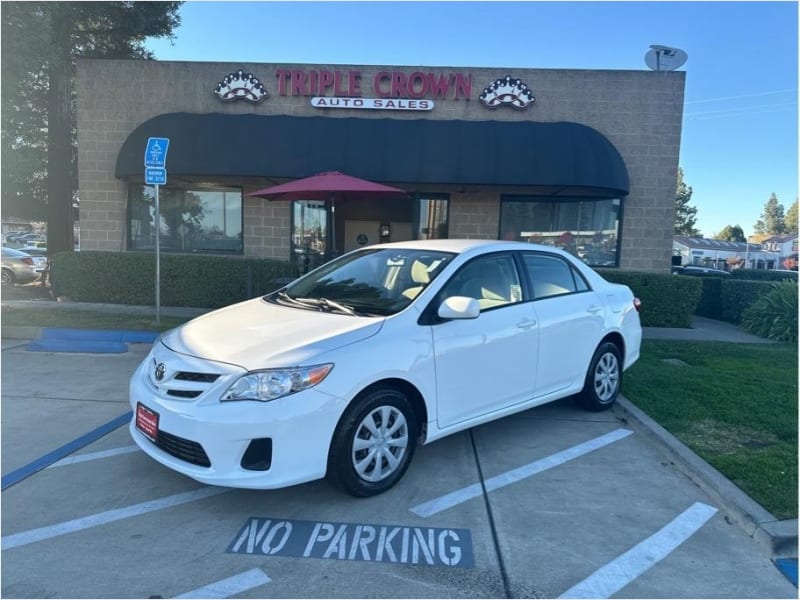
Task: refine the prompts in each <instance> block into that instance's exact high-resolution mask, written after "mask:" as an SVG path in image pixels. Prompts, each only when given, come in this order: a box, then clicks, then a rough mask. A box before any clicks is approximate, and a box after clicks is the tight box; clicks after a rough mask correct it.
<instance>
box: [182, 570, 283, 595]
mask: <svg viewBox="0 0 800 600" xmlns="http://www.w3.org/2000/svg"><path fill="white" fill-rule="evenodd" d="M270 581H272V580H271V579H270V578H269V577H267V575H266V573H264V571H262V570H261V569H250V570H249V571H245V572H244V573H239V574H238V575H234V576H233V577H228V578H227V579H223V580H221V581H217V582H216V583H210V584H208V585H206V586H204V587H201V588H197V589H196V590H192V591H191V592H186V593H185V594H181V595H180V596H175V597H176V598H228V597H230V596H233V595H234V594H240V593H242V592H246V591H247V590H251V589H253V588H254V587H258V586H260V585H264V584H265V583H269V582H270Z"/></svg>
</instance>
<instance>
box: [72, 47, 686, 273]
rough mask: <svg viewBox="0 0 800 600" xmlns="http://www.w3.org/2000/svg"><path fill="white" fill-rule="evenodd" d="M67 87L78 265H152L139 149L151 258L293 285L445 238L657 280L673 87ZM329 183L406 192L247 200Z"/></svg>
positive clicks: (342, 78) (160, 67)
mask: <svg viewBox="0 0 800 600" xmlns="http://www.w3.org/2000/svg"><path fill="white" fill-rule="evenodd" d="M77 74H78V78H77V104H78V157H79V164H78V168H79V197H80V225H81V248H82V249H84V250H105V251H115V252H119V251H123V252H142V251H144V252H149V251H152V250H153V248H154V246H155V232H156V219H155V203H154V198H155V191H156V188H155V186H153V185H147V184H146V183H145V181H146V179H145V164H144V163H145V148H146V146H147V143H148V139H149V138H151V137H157V138H168V139H169V147H168V150H167V154H166V167H165V168H166V184H164V185H160V186H159V187H158V190H159V204H160V213H161V216H160V219H159V229H160V232H161V235H160V246H161V248H162V250H163V251H164V252H178V253H195V254H227V255H231V256H245V257H264V258H274V259H281V260H291V261H293V262H294V263H295V264H296V265H297V270H298V272H303V271H304V270H306V269H308V268H311V267H313V266H316V265H317V264H319V263H320V262H322V261H324V260H326V259H327V258H330V257H331V256H333V255H336V254H341V253H343V252H346V251H349V250H352V249H354V248H358V247H359V246H363V245H367V244H373V243H381V242H388V241H401V240H409V239H430V238H443V237H449V238H482V239H507V240H523V241H530V242H535V243H542V244H548V245H553V246H558V247H562V248H565V249H567V250H568V251H570V252H572V253H574V254H575V255H577V256H579V257H581V258H582V259H583V260H585V261H586V262H587V263H589V264H591V265H594V266H604V267H619V268H623V269H638V270H648V271H663V272H666V271H668V269H669V267H670V262H671V255H672V232H673V222H674V216H675V192H676V181H677V170H678V157H679V148H680V141H681V122H682V116H683V94H684V82H685V73H684V72H680V71H666V72H656V71H645V70H614V71H612V70H560V69H517V68H483V67H482V68H463V67H458V68H454V67H437V66H426V67H420V66H368V65H310V64H256V63H247V64H240V63H208V62H162V61H132V60H94V59H80V60H79V61H78V67H77ZM330 171H339V172H342V173H345V174H347V175H352V176H355V177H359V178H363V179H367V180H370V181H372V182H377V183H381V184H385V185H389V186H393V187H396V188H400V189H402V190H404V191H405V192H406V194H405V195H401V196H396V197H380V196H375V197H368V196H367V197H364V196H359V197H347V196H340V197H336V198H335V214H332V212H331V206H330V204H331V203H330V201H321V200H320V199H318V198H315V199H308V200H303V199H295V200H292V201H285V200H280V199H279V200H267V199H264V198H261V197H256V196H249V195H248V194H250V193H252V192H253V191H256V190H261V189H264V188H267V187H270V186H274V185H277V184H281V183H285V182H288V181H292V180H295V179H299V178H304V177H308V176H311V175H314V174H317V173H321V172H330ZM160 176H161V175H160V174H158V173H151V180H153V179H154V180H158V177H160ZM334 228H335V231H332V230H333V229H334ZM334 240H335V241H334ZM334 245H335V247H333V246H334Z"/></svg>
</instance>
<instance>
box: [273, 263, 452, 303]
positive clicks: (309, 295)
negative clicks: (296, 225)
mask: <svg viewBox="0 0 800 600" xmlns="http://www.w3.org/2000/svg"><path fill="white" fill-rule="evenodd" d="M453 256H454V255H453V254H451V253H448V252H436V251H431V250H411V249H404V248H373V249H369V250H362V251H360V252H355V253H352V254H348V255H346V256H343V257H341V258H338V259H336V260H334V261H331V262H330V263H328V264H327V265H323V266H322V267H320V268H319V269H317V270H316V271H313V272H311V273H309V274H308V275H306V276H305V277H302V278H300V279H298V280H297V281H295V282H293V283H291V284H289V286H288V287H287V288H285V289H284V290H281V291H278V292H275V293H273V294H270V295H268V296H267V297H266V298H267V299H268V300H270V301H272V302H277V303H280V304H286V305H292V306H297V307H298V308H309V309H314V310H326V311H330V312H342V313H347V314H361V315H368V316H373V315H380V316H386V315H393V314H395V313H397V312H399V311H401V310H403V309H404V308H406V307H407V306H408V305H409V304H411V302H412V301H413V300H414V299H415V298H416V297H417V296H418V295H419V294H420V292H422V290H424V289H425V288H426V287H427V286H428V284H429V283H430V282H431V281H433V280H434V279H435V278H436V276H437V275H438V274H439V273H441V272H442V269H443V268H444V266H445V265H447V264H448V263H449V261H450V260H451V259H452V258H453Z"/></svg>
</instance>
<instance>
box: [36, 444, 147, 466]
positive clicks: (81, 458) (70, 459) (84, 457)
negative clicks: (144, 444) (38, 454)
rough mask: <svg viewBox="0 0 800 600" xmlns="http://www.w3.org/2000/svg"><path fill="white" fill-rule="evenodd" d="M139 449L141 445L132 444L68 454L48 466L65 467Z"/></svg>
mask: <svg viewBox="0 0 800 600" xmlns="http://www.w3.org/2000/svg"><path fill="white" fill-rule="evenodd" d="M137 450H139V446H136V445H132V446H123V447H122V448H114V449H112V450H101V451H99V452H88V453H86V454H78V455H77V456H67V457H66V458H62V459H61V460H59V461H58V462H54V463H53V464H52V465H50V466H49V467H47V468H48V469H52V468H54V467H64V466H66V465H74V464H76V463H82V462H87V461H90V460H98V459H100V458H108V457H110V456H119V455H120V454H128V453H130V452H136V451H137Z"/></svg>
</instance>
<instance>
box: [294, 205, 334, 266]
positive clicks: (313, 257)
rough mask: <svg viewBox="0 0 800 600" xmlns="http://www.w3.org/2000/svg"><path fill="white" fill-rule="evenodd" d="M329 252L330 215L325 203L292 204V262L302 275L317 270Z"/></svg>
mask: <svg viewBox="0 0 800 600" xmlns="http://www.w3.org/2000/svg"><path fill="white" fill-rule="evenodd" d="M327 251H328V213H327V211H326V210H325V203H324V202H319V201H316V200H296V201H295V202H293V203H292V261H293V264H294V267H295V269H297V272H298V273H300V274H304V273H308V272H309V271H311V270H312V269H316V268H317V267H318V266H320V265H321V264H322V263H324V262H325V260H326V253H327Z"/></svg>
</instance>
